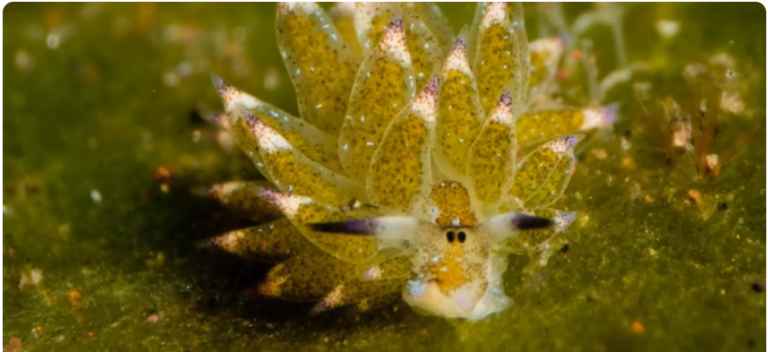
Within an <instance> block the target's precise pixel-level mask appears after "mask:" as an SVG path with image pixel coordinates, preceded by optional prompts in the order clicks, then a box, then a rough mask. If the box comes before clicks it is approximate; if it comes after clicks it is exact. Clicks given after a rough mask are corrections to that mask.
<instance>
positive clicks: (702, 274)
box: [3, 3, 766, 351]
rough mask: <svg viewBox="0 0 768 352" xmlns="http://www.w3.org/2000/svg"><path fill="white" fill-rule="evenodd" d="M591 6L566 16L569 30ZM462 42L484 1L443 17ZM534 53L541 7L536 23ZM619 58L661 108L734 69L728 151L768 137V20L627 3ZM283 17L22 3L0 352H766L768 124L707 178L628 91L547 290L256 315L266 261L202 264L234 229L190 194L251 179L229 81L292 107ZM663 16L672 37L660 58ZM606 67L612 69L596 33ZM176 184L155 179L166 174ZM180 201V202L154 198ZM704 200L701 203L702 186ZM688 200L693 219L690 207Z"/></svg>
mask: <svg viewBox="0 0 768 352" xmlns="http://www.w3.org/2000/svg"><path fill="white" fill-rule="evenodd" d="M594 8H595V6H594V5H590V4H569V5H565V6H564V10H565V15H566V19H568V20H569V21H574V20H575V19H576V18H577V17H578V15H579V14H581V13H582V12H584V11H590V10H593V9H594ZM443 9H444V10H445V11H446V13H447V15H448V16H449V17H450V19H451V20H452V22H453V23H452V24H453V25H454V27H455V28H456V29H457V31H458V29H459V28H461V26H462V25H463V24H468V23H469V22H471V16H472V13H473V11H474V5H468V4H459V3H457V4H449V5H445V6H443ZM526 10H527V11H528V12H527V15H526V16H527V19H528V23H527V26H528V29H529V36H531V37H532V38H535V37H536V35H537V34H536V33H537V16H541V11H543V8H542V7H537V6H536V5H534V4H528V5H526ZM624 12H625V13H624V20H623V22H622V23H623V26H624V40H625V46H626V56H627V59H628V61H630V62H635V61H643V62H647V63H649V64H650V66H651V68H652V69H651V72H650V74H648V77H646V78H645V79H646V80H648V81H650V82H652V83H653V87H654V92H655V93H656V95H655V96H654V97H655V98H657V99H661V98H664V97H666V96H667V95H669V94H672V95H673V96H675V97H676V98H678V97H679V98H681V99H682V98H684V97H685V96H684V94H685V93H684V89H682V87H683V86H684V81H683V79H682V76H681V72H682V70H683V68H684V67H685V65H687V64H688V63H690V62H692V61H706V60H708V59H709V58H710V57H712V56H713V55H715V54H717V53H722V52H725V53H727V54H728V55H730V56H731V57H732V58H733V59H734V60H735V62H736V67H735V69H736V71H738V72H740V73H741V74H742V83H743V85H744V86H745V87H746V88H745V90H744V92H743V95H742V98H743V101H744V104H745V113H743V114H741V115H740V116H731V115H728V116H725V117H721V119H720V124H719V126H718V135H717V140H716V143H715V147H714V150H716V151H717V150H723V149H725V148H727V147H728V146H729V145H732V144H733V143H734V142H733V141H734V140H735V139H736V138H738V136H739V135H742V134H743V133H744V132H745V131H747V130H749V129H750V126H752V122H753V121H754V120H758V121H761V124H762V125H763V126H765V95H766V90H765V88H766V83H765V82H766V80H765V65H766V60H765V57H766V54H765V43H766V38H765V32H766V27H765V21H766V12H765V9H764V8H763V7H762V6H761V5H759V4H674V5H670V4H642V5H639V4H637V5H632V4H629V5H626V6H624ZM274 13H275V8H274V4H184V5H182V4H156V5H153V4H77V5H69V4H10V5H7V6H6V7H5V9H4V13H3V19H4V27H3V33H4V34H3V88H4V89H3V176H4V177H3V225H4V228H3V230H4V231H3V345H4V346H5V349H6V350H13V349H14V348H17V347H18V346H19V343H20V349H16V350H24V351H53V350H55V351H91V350H99V351H253V350H257V351H277V350H297V349H298V350H337V349H348V350H371V351H380V350H393V351H396V350H403V349H406V348H407V349H409V350H412V351H421V350H425V351H427V350H428V351H433V350H521V351H529V350H568V351H578V350H585V351H606V350H649V351H658V350H694V349H695V350H723V351H735V350H746V351H749V350H755V351H760V350H764V349H765V348H766V335H765V332H766V324H765V317H766V313H765V309H766V306H765V275H766V274H765V267H766V259H765V254H766V245H765V240H766V218H765V214H766V207H765V204H766V193H765V188H766V187H765V182H764V181H765V179H766V169H765V165H766V164H765V160H766V159H765V158H766V155H765V145H766V141H765V130H764V128H763V129H760V130H759V131H758V132H757V133H756V134H755V135H754V136H753V137H752V138H751V139H750V140H749V141H748V143H747V144H746V145H745V146H744V147H743V148H741V150H740V151H739V153H738V154H737V155H736V156H735V157H734V158H733V159H732V160H730V161H729V162H728V163H727V164H725V165H724V166H723V169H722V170H721V172H720V174H719V175H718V176H717V177H715V178H714V179H712V180H710V181H702V180H699V179H698V178H697V175H696V170H695V167H694V166H693V164H692V163H691V162H690V158H686V157H683V158H682V159H681V160H679V161H676V162H673V163H669V162H667V160H665V157H664V156H663V155H662V154H660V153H658V152H657V151H656V149H657V147H658V146H657V145H655V144H654V142H653V141H654V138H652V137H653V136H649V135H648V133H647V132H646V131H644V130H643V129H642V128H640V125H639V123H638V119H640V118H641V116H642V114H641V113H640V112H639V111H640V109H638V104H637V102H636V100H635V99H634V97H633V96H632V94H631V93H630V91H629V90H619V91H618V92H612V95H608V97H607V99H606V100H607V102H618V103H621V104H622V105H621V109H620V112H621V113H620V118H619V121H618V122H617V124H616V126H615V128H614V129H613V131H606V132H605V133H601V134H600V135H599V136H598V137H596V138H593V139H592V140H591V141H590V142H589V143H588V144H587V145H585V146H584V147H583V150H582V152H581V154H580V155H579V164H578V168H577V172H576V174H575V176H574V178H573V180H572V182H571V185H570V186H569V189H568V190H567V192H566V195H565V197H564V199H563V200H561V201H560V204H563V206H564V207H566V208H567V209H569V210H575V211H578V212H579V220H578V221H577V223H576V224H575V225H574V226H572V227H571V229H569V231H568V232H567V233H566V234H565V237H566V238H567V239H568V242H569V244H568V247H567V248H564V249H563V250H561V251H560V252H559V253H558V254H557V255H555V256H553V257H552V258H551V259H550V260H549V264H548V266H546V267H545V268H544V269H543V270H541V272H540V273H538V274H537V277H536V279H534V280H531V279H526V278H525V277H523V276H522V275H521V274H520V273H521V270H522V268H523V267H524V266H525V264H526V261H527V259H526V258H523V257H511V258H510V261H511V265H510V268H509V269H508V271H507V274H506V276H505V277H506V279H507V291H508V294H509V295H510V296H511V297H512V298H513V299H514V301H515V303H514V305H513V307H512V308H510V309H509V310H507V311H504V312H501V313H500V314H498V315H496V316H493V317H490V318H488V319H486V320H484V321H482V322H479V323H477V324H474V325H470V324H455V323H451V322H448V321H446V320H444V319H440V318H434V317H425V316H420V315H417V314H415V313H413V312H412V311H411V310H410V308H408V306H407V305H405V304H404V303H402V302H401V303H398V304H396V305H394V306H390V307H387V308H382V309H378V310H375V311H372V312H369V313H365V314H362V315H361V314H357V313H354V312H350V311H349V310H345V309H340V310H336V311H332V312H329V313H327V314H323V315H320V316H316V317H308V316H307V312H308V310H309V308H310V307H311V305H306V304H293V303H286V302H279V301H267V300H259V299H248V298H247V297H246V296H245V295H244V294H243V292H244V291H245V289H246V288H247V287H249V286H251V285H253V284H255V283H257V282H258V281H259V279H260V278H261V277H262V276H263V274H264V272H265V270H266V269H267V268H268V266H266V265H263V264H254V263H247V262H244V261H242V260H240V259H238V258H234V257H232V256H228V255H226V254H222V253H215V252H211V251H204V250H199V249H197V248H195V246H194V242H195V241H197V240H200V239H202V238H206V237H210V236H212V235H215V234H217V233H220V232H223V231H226V230H228V229H232V228H236V227H237V226H239V225H242V223H239V222H238V221H237V220H235V219H233V218H232V217H231V216H229V215H228V214H226V212H224V211H223V210H222V209H221V208H219V207H217V206H216V205H215V204H212V203H211V202H209V201H207V200H205V199H200V198H197V197H195V196H193V195H192V194H191V192H190V190H191V189H193V188H194V187H197V186H202V185H207V184H211V183H215V182H221V181H225V180H231V179H246V178H249V177H253V176H254V175H255V171H254V170H253V168H250V167H249V165H247V163H246V162H244V161H243V158H241V157H239V156H238V155H237V154H228V153H225V152H223V151H221V149H220V148H218V147H217V146H216V145H214V143H212V142H211V140H210V138H207V136H208V131H210V129H209V127H208V126H207V125H206V124H205V123H204V121H203V119H202V118H200V113H199V111H201V109H202V110H203V111H205V110H216V109H219V108H220V107H221V105H220V102H219V101H218V99H217V97H216V94H215V91H214V89H213V87H212V86H211V84H210V81H209V78H208V74H209V72H212V71H213V72H216V73H218V74H219V75H221V76H222V77H225V78H226V79H227V80H229V81H230V82H231V83H232V84H235V85H237V86H239V87H241V88H243V89H245V90H247V91H249V92H251V93H253V94H255V95H257V96H259V97H260V98H262V99H264V100H266V101H269V102H271V103H274V104H275V105H278V106H281V107H283V108H284V109H286V111H289V112H292V113H296V111H297V109H296V105H295V96H294V93H293V91H292V87H291V83H290V81H289V80H288V78H287V75H286V74H285V72H284V68H283V66H282V63H281V62H280V56H279V52H278V50H277V45H276V43H275V37H274V29H273V28H274V27H273V25H274V21H273V17H274ZM660 19H669V20H674V21H676V22H677V23H678V24H679V33H678V34H677V36H675V37H674V38H672V39H668V40H662V39H661V38H660V36H659V35H658V32H657V29H656V26H657V24H658V21H659V20H660ZM604 29H605V28H602V29H601V28H599V27H598V28H596V29H595V30H594V31H589V32H588V33H587V34H586V36H587V37H592V38H593V39H594V43H595V54H596V56H597V60H598V67H599V68H600V70H601V72H602V73H603V74H604V73H606V72H609V71H610V70H613V69H614V68H616V66H617V65H619V62H618V61H619V60H618V59H617V58H616V57H614V55H613V53H614V51H615V50H614V49H615V48H614V46H613V45H614V43H613V40H612V38H611V37H610V36H609V35H608V34H607V33H608V32H607V31H606V30H604ZM161 167H164V168H165V169H167V170H170V171H171V172H172V174H173V177H172V179H170V180H169V179H168V178H167V177H166V178H162V181H163V182H160V181H158V178H161V177H160V176H162V172H158V169H159V168H161ZM163 183H165V184H166V185H167V186H166V187H167V188H163V186H162V184H163ZM692 190H693V191H695V192H698V194H699V195H700V198H698V200H697V201H695V202H692V201H691V199H689V198H691V196H690V195H689V194H690V191H692ZM686 200H687V201H686Z"/></svg>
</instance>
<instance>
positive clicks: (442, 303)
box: [202, 3, 613, 320]
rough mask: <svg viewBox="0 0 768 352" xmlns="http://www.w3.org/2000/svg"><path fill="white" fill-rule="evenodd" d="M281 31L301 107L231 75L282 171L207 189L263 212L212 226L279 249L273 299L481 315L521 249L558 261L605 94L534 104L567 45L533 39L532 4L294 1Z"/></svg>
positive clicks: (252, 143)
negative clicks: (526, 7) (233, 224)
mask: <svg viewBox="0 0 768 352" xmlns="http://www.w3.org/2000/svg"><path fill="white" fill-rule="evenodd" d="M276 27H277V40H278V44H279V47H280V50H281V54H282V57H283V58H284V61H285V65H286V68H287V71H288V73H289V75H290V78H291V80H292V82H293V85H294V87H295V88H296V92H297V94H296V95H297V97H298V107H299V111H300V117H296V116H292V115H290V114H288V113H286V112H285V111H282V110H280V109H278V108H277V107H275V106H272V105H270V104H269V103H267V102H264V101H261V100H259V99H258V98H256V97H253V96H250V95H248V94H247V93H244V92H242V91H240V90H238V89H236V88H234V87H232V86H230V85H228V84H226V83H225V82H224V81H223V80H222V79H220V78H218V77H214V84H215V86H216V89H217V90H218V92H219V94H220V96H221V99H222V101H223V102H224V106H225V111H226V118H228V121H227V123H221V124H219V126H220V127H221V128H224V129H226V132H228V133H230V134H231V136H232V137H233V139H234V140H235V141H236V143H237V144H238V145H239V146H240V148H241V149H242V150H243V152H245V153H246V155H247V156H248V157H249V158H250V159H251V160H252V161H253V163H254V164H255V165H256V167H257V168H258V170H259V171H260V172H261V174H262V175H263V176H264V178H265V179H266V180H261V181H249V182H230V183H225V184H220V185H215V186H213V187H211V188H210V189H208V190H207V194H208V195H209V196H210V197H213V198H215V199H218V200H219V201H221V202H222V203H223V204H224V205H225V206H228V207H229V208H231V209H232V210H233V211H235V212H237V213H239V214H242V215H243V216H246V217H248V218H250V219H252V220H254V221H256V222H257V223H261V225H258V226H254V227H251V228H246V229H242V230H236V231H231V232H228V233H224V234H221V235H219V236H217V237H213V238H210V239H208V240H205V241H204V242H203V243H202V245H203V246H205V247H215V248H220V249H223V250H226V251H229V252H232V253H235V254H239V255H242V256H245V257H247V258H251V259H257V260H267V261H272V262H276V263H277V265H276V266H274V267H273V268H272V269H271V270H270V271H269V273H268V275H267V277H266V279H265V280H264V281H263V282H262V283H261V284H260V285H259V286H258V287H257V288H255V289H254V293H256V294H258V295H261V296H268V297H275V298H280V299H285V300H294V301H316V302H317V304H316V305H315V307H314V309H313V313H319V312H322V311H326V310H329V309H332V308H336V307H339V306H343V305H355V306H356V307H357V308H358V309H360V310H369V309H372V308H375V307H379V306H382V305H385V304H388V303H391V302H392V301H394V300H396V299H398V297H403V299H404V300H405V301H406V302H407V303H408V304H409V305H410V306H412V307H413V308H414V309H415V310H417V311H419V312H422V313H426V314H433V315H438V316H443V317H446V318H463V319H467V320H479V319H482V318H484V317H486V316H488V315H489V314H493V313H496V312H499V311H501V310H504V309H505V308H507V307H509V306H510V304H511V301H510V299H509V298H508V297H507V296H506V295H505V292H504V291H505V287H504V281H503V274H504V271H505V269H506V266H507V264H506V258H507V256H508V255H509V254H510V253H516V254H527V255H529V256H531V258H533V260H532V262H535V264H536V265H544V264H546V259H547V257H548V256H549V254H551V252H552V250H551V246H550V243H551V241H552V240H553V238H555V235H556V234H558V233H559V232H562V231H563V230H564V229H565V228H566V227H568V225H570V224H571V223H572V222H573V221H574V219H575V213H571V212H564V211H558V210H554V209H551V208H550V207H549V206H550V205H551V204H553V203H554V202H555V201H557V200H558V199H559V198H560V197H561V195H562V193H563V190H564V189H565V188H566V186H567V184H568V182H569V180H570V178H571V174H572V172H573V171H574V166H575V162H576V160H575V158H574V146H575V145H576V144H577V143H578V142H579V140H580V139H581V135H582V132H584V131H587V130H589V129H594V128H599V127H602V126H605V125H607V124H609V123H611V122H612V120H613V112H612V111H610V110H608V109H604V108H588V109H573V108H561V107H559V108H557V109H553V108H551V107H549V108H547V109H538V108H536V107H535V106H529V102H531V101H534V99H533V98H534V97H535V96H536V95H537V94H545V93H544V92H545V91H546V89H545V88H546V87H547V86H548V85H550V84H552V78H553V76H554V73H555V69H556V65H557V62H558V59H559V57H560V54H561V52H562V48H563V44H562V42H561V41H560V40H558V39H551V38H546V39H542V40H539V41H536V42H533V43H531V44H530V45H529V44H528V39H527V37H526V34H525V26H524V22H523V14H522V7H521V5H520V4H505V3H490V4H480V5H478V9H477V14H476V16H475V20H474V23H473V25H472V27H471V28H470V30H469V31H463V32H462V33H460V34H459V35H458V36H455V35H454V34H453V33H452V32H451V27H450V26H449V25H448V22H447V21H446V19H445V17H443V15H442V13H441V12H440V9H439V8H438V7H437V6H436V5H434V4H428V3H415V4H396V3H388V4H374V3H363V4H350V3H344V4H337V5H335V6H334V7H333V8H332V9H331V11H329V12H328V13H326V12H324V11H323V10H322V9H320V8H319V7H318V6H317V5H315V4H313V3H287V4H280V5H279V6H278V9H277V20H276Z"/></svg>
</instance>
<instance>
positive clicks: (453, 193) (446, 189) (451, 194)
mask: <svg viewBox="0 0 768 352" xmlns="http://www.w3.org/2000/svg"><path fill="white" fill-rule="evenodd" d="M430 198H431V199H432V202H434V204H435V206H436V207H437V208H438V209H439V210H440V215H439V216H438V218H437V219H436V220H435V222H436V223H437V224H438V225H440V226H441V227H449V226H455V225H454V224H453V222H454V221H455V220H458V221H459V223H460V226H475V224H477V219H476V218H475V213H474V212H472V209H471V208H470V204H469V192H468V191H467V189H466V188H464V186H462V185H461V183H458V182H453V181H446V182H441V183H439V184H437V185H435V186H434V187H432V193H431V194H430Z"/></svg>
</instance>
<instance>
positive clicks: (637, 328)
mask: <svg viewBox="0 0 768 352" xmlns="http://www.w3.org/2000/svg"><path fill="white" fill-rule="evenodd" d="M632 331H634V332H635V333H637V334H642V333H644V332H645V326H644V325H643V323H641V322H640V321H639V320H635V321H633V322H632Z"/></svg>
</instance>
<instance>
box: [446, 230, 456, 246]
mask: <svg viewBox="0 0 768 352" xmlns="http://www.w3.org/2000/svg"><path fill="white" fill-rule="evenodd" d="M446 235H447V236H448V242H450V243H453V238H454V233H453V231H448V233H446Z"/></svg>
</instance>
